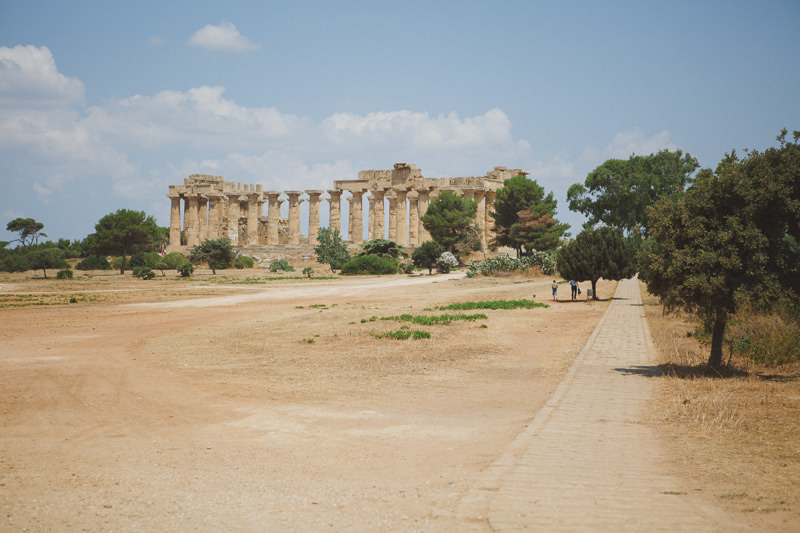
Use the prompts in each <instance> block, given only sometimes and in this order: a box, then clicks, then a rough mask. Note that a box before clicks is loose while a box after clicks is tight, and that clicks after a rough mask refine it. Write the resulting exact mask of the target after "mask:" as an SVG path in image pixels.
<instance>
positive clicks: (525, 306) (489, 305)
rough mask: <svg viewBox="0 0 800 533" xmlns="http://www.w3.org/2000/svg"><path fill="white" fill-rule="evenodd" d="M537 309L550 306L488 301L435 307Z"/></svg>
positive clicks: (444, 308) (533, 303)
mask: <svg viewBox="0 0 800 533" xmlns="http://www.w3.org/2000/svg"><path fill="white" fill-rule="evenodd" d="M539 307H541V308H544V309H547V308H548V307H550V306H549V305H548V304H544V303H540V302H534V301H533V300H489V301H481V302H462V303H454V304H449V305H437V306H436V309H439V310H441V311H469V310H472V309H536V308H539Z"/></svg>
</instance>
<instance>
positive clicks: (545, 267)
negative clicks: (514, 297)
mask: <svg viewBox="0 0 800 533" xmlns="http://www.w3.org/2000/svg"><path fill="white" fill-rule="evenodd" d="M529 268H540V269H541V270H542V273H543V274H545V275H547V276H550V275H552V274H554V273H555V271H556V261H555V258H554V256H553V253H552V252H534V253H532V254H531V255H526V256H524V257H520V258H511V257H506V256H497V257H492V258H489V259H487V260H486V261H477V262H476V261H470V262H469V263H468V264H467V277H468V278H472V277H475V276H479V275H480V276H492V275H494V274H497V273H499V272H523V271H525V270H528V269H529Z"/></svg>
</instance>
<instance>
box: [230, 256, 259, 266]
mask: <svg viewBox="0 0 800 533" xmlns="http://www.w3.org/2000/svg"><path fill="white" fill-rule="evenodd" d="M255 264H256V262H255V260H254V259H253V258H252V257H247V256H246V255H240V256H239V257H237V258H236V261H234V263H233V266H235V267H236V268H253V266H255Z"/></svg>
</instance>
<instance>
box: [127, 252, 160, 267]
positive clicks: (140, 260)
mask: <svg viewBox="0 0 800 533" xmlns="http://www.w3.org/2000/svg"><path fill="white" fill-rule="evenodd" d="M160 259H161V255H160V254H159V253H158V252H144V253H139V254H133V255H132V256H131V258H130V260H129V261H128V266H129V267H131V269H133V268H136V267H147V268H150V269H152V268H155V266H156V263H158V261H159V260H160Z"/></svg>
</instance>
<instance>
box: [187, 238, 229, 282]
mask: <svg viewBox="0 0 800 533" xmlns="http://www.w3.org/2000/svg"><path fill="white" fill-rule="evenodd" d="M234 258H235V253H234V251H233V245H232V244H231V241H230V239H228V238H227V237H223V238H221V239H206V240H204V241H203V242H201V243H200V244H198V245H197V246H194V247H193V248H192V249H191V250H190V251H189V261H190V262H192V263H194V264H197V263H208V266H209V267H210V268H211V274H213V275H216V274H217V269H218V268H223V269H224V268H228V267H229V266H230V265H231V263H233V260H234Z"/></svg>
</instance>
